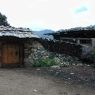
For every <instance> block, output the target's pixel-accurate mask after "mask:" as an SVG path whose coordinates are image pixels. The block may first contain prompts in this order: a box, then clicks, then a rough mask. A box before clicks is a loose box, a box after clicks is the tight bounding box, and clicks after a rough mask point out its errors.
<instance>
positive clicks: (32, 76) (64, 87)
mask: <svg viewBox="0 0 95 95" xmlns="http://www.w3.org/2000/svg"><path fill="white" fill-rule="evenodd" d="M38 72H40V71H39V70H36V69H33V70H32V69H27V68H20V69H16V68H15V69H0V95H95V91H94V90H93V89H89V87H87V88H86V87H85V88H84V87H82V86H79V85H78V86H77V85H69V84H68V83H66V82H65V81H60V80H59V79H57V78H54V77H51V76H47V75H43V74H42V73H41V72H40V73H38Z"/></svg>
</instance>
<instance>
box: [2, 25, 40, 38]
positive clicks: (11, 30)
mask: <svg viewBox="0 0 95 95" xmlns="http://www.w3.org/2000/svg"><path fill="white" fill-rule="evenodd" d="M3 36H13V37H18V38H39V37H38V36H37V35H34V34H32V31H31V30H30V29H29V28H15V27H11V26H0V37H3Z"/></svg>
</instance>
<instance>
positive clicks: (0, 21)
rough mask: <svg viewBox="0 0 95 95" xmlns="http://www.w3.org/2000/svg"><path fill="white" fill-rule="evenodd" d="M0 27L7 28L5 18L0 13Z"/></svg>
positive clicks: (7, 24)
mask: <svg viewBox="0 0 95 95" xmlns="http://www.w3.org/2000/svg"><path fill="white" fill-rule="evenodd" d="M0 25H4V26H9V23H8V22H7V17H6V16H5V15H3V14H1V13H0Z"/></svg>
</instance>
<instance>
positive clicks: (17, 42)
mask: <svg viewBox="0 0 95 95" xmlns="http://www.w3.org/2000/svg"><path fill="white" fill-rule="evenodd" d="M36 38H39V37H38V36H36V35H33V34H32V32H31V30H30V29H27V28H15V27H11V26H0V66H1V67H3V66H9V65H10V66H15V65H16V66H24V63H25V58H26V57H27V56H28V54H29V49H30V48H32V44H31V42H32V40H33V39H36Z"/></svg>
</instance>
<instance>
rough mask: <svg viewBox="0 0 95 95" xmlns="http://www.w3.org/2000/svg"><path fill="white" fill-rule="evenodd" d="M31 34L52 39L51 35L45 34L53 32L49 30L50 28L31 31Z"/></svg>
mask: <svg viewBox="0 0 95 95" xmlns="http://www.w3.org/2000/svg"><path fill="white" fill-rule="evenodd" d="M32 33H33V34H35V35H38V36H39V37H40V38H43V39H53V36H52V35H51V36H48V35H45V34H47V33H54V31H53V30H50V29H45V30H41V31H32Z"/></svg>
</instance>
